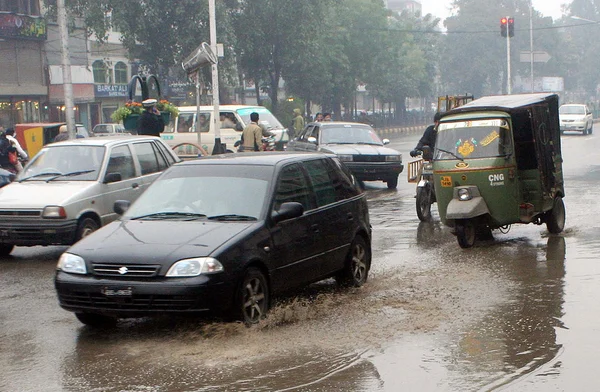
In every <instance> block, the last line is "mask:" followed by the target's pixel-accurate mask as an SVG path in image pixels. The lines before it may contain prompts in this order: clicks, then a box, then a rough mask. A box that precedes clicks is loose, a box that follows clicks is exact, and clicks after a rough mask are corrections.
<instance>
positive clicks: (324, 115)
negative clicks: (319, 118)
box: [323, 113, 333, 121]
mask: <svg viewBox="0 0 600 392" xmlns="http://www.w3.org/2000/svg"><path fill="white" fill-rule="evenodd" d="M323 121H333V120H332V118H331V113H325V114H323Z"/></svg>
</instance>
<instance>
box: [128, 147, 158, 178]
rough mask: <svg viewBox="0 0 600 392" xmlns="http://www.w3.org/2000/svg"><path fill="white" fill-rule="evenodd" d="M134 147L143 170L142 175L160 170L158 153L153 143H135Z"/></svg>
mask: <svg viewBox="0 0 600 392" xmlns="http://www.w3.org/2000/svg"><path fill="white" fill-rule="evenodd" d="M133 147H134V149H135V154H136V155H137V159H138V162H139V163H140V167H141V168H142V175H146V174H151V173H156V172H158V171H159V170H160V166H159V161H158V159H157V156H156V155H157V154H156V153H157V151H156V150H155V149H154V148H153V147H152V142H144V143H134V144H133ZM159 155H160V154H159ZM163 163H164V160H163ZM164 165H166V163H164Z"/></svg>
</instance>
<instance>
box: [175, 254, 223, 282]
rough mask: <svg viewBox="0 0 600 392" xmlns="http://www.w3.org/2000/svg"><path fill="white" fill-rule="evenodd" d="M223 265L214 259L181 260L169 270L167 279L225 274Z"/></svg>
mask: <svg viewBox="0 0 600 392" xmlns="http://www.w3.org/2000/svg"><path fill="white" fill-rule="evenodd" d="M223 270H224V269H223V265H222V264H221V263H220V262H219V260H217V259H213V258H212V257H197V258H194V259H184V260H179V261H178V262H176V263H175V264H173V265H172V266H171V268H169V271H168V272H167V277H171V278H180V277H186V276H198V275H205V274H215V273H218V272H223Z"/></svg>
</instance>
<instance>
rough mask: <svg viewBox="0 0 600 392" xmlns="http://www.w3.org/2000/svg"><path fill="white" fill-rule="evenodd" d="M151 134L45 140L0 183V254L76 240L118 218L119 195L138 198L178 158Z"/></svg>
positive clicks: (64, 243) (68, 243) (120, 197)
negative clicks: (20, 169)
mask: <svg viewBox="0 0 600 392" xmlns="http://www.w3.org/2000/svg"><path fill="white" fill-rule="evenodd" d="M179 161H180V159H179V158H178V157H177V155H176V154H175V153H174V152H173V151H172V150H171V149H170V148H169V147H168V145H166V144H165V143H164V142H163V141H162V140H160V139H159V138H156V137H149V136H129V137H125V136H121V137H103V138H86V139H75V140H69V141H64V142H59V143H52V144H48V145H46V146H44V147H43V148H42V149H41V150H40V152H39V153H37V154H36V156H35V157H34V158H33V159H32V160H31V161H30V162H29V164H28V165H27V166H26V167H25V169H24V170H23V172H22V173H20V174H19V176H18V177H17V178H16V180H15V181H14V182H13V183H11V184H9V185H7V186H5V187H2V188H1V189H0V256H5V255H8V254H9V253H10V252H11V251H12V250H13V248H14V246H15V245H17V246H33V245H71V244H73V243H75V242H77V241H78V240H80V239H81V238H83V237H85V236H87V235H88V234H90V233H92V232H93V231H95V230H97V229H98V228H99V227H101V226H104V225H105V224H107V223H109V222H111V221H113V220H115V219H116V218H117V215H116V214H115V213H114V212H113V205H114V203H115V201H117V200H122V199H123V200H130V201H133V200H135V199H137V198H138V196H139V195H140V194H141V193H142V192H143V191H144V189H146V187H147V186H148V185H150V184H151V183H152V181H154V179H155V178H156V177H157V176H158V175H159V174H160V173H161V172H162V171H163V170H165V169H166V168H167V167H169V166H171V165H173V164H174V163H176V162H179Z"/></svg>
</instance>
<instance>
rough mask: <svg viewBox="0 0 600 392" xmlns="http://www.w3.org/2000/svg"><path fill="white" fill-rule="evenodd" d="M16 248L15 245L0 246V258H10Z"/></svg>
mask: <svg viewBox="0 0 600 392" xmlns="http://www.w3.org/2000/svg"><path fill="white" fill-rule="evenodd" d="M14 248H15V246H14V245H7V244H5V245H0V257H3V256H8V255H9V254H10V252H12V251H13V249H14Z"/></svg>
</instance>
